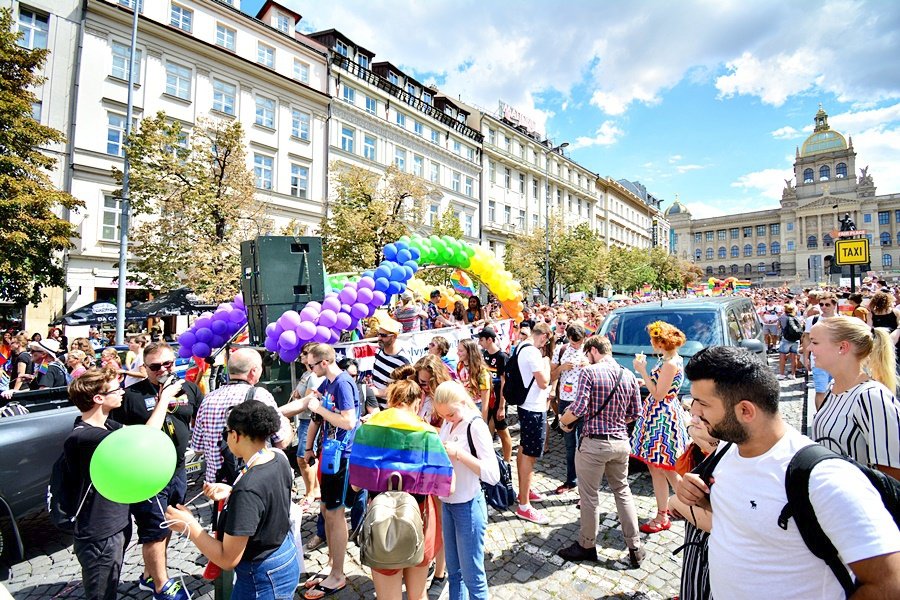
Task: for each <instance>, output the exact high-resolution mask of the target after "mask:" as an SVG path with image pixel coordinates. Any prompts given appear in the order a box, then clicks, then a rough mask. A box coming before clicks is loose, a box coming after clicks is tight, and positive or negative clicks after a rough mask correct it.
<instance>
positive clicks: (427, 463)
mask: <svg viewBox="0 0 900 600" xmlns="http://www.w3.org/2000/svg"><path fill="white" fill-rule="evenodd" d="M394 473H397V474H399V475H400V477H401V478H402V479H403V488H402V489H403V491H404V492H409V493H410V494H433V495H436V496H449V495H450V482H451V480H452V479H453V466H452V465H451V464H450V457H449V456H447V452H446V451H445V450H444V445H443V444H442V443H441V440H440V438H438V435H437V432H435V430H434V428H433V427H431V426H429V425H428V424H427V423H425V422H424V421H423V420H422V419H421V418H419V417H418V416H417V415H414V414H412V413H410V412H408V411H405V410H401V409H397V408H389V409H387V410H384V411H381V412H378V413H375V414H374V415H372V417H371V418H370V419H369V420H368V421H366V422H365V423H363V424H362V426H360V428H359V429H357V430H356V436H355V437H354V438H353V448H352V450H351V452H350V485H353V486H356V487H358V488H362V489H366V490H369V491H372V492H384V491H387V489H388V480H389V479H390V478H391V476H392V475H393V474H394Z"/></svg>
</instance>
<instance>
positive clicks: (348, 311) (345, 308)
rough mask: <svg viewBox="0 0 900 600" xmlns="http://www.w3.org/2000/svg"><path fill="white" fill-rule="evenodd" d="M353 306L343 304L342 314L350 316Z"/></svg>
mask: <svg viewBox="0 0 900 600" xmlns="http://www.w3.org/2000/svg"><path fill="white" fill-rule="evenodd" d="M351 306H352V304H341V312H342V313H347V314H348V315H349V314H350V307H351Z"/></svg>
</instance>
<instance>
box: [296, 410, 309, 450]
mask: <svg viewBox="0 0 900 600" xmlns="http://www.w3.org/2000/svg"><path fill="white" fill-rule="evenodd" d="M308 432H309V419H297V440H298V442H297V458H303V455H304V454H305V453H306V434H307V433H308Z"/></svg>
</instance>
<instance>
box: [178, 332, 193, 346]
mask: <svg viewBox="0 0 900 600" xmlns="http://www.w3.org/2000/svg"><path fill="white" fill-rule="evenodd" d="M196 341H197V336H196V335H194V332H192V331H185V332H184V333H182V334H181V335H179V336H178V343H179V344H181V345H182V346H187V347H188V348H190V347H191V346H193V345H194V342H196Z"/></svg>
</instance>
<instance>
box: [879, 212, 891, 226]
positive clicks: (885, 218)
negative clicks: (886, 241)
mask: <svg viewBox="0 0 900 600" xmlns="http://www.w3.org/2000/svg"><path fill="white" fill-rule="evenodd" d="M878 224H879V225H890V224H891V211H889V210H880V211H878Z"/></svg>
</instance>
